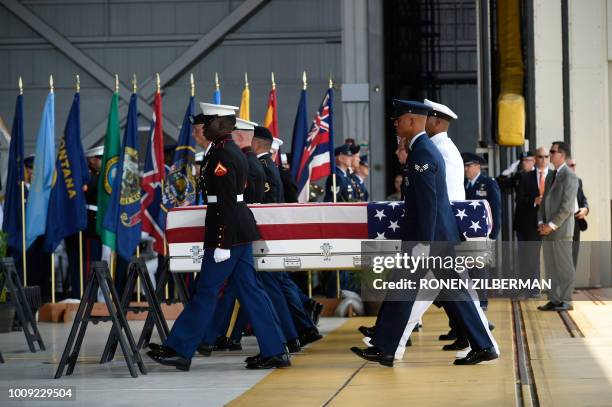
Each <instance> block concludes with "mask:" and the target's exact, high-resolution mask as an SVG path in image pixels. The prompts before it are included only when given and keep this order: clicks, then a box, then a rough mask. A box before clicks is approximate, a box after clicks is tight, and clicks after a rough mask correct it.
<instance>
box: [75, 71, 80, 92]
mask: <svg viewBox="0 0 612 407" xmlns="http://www.w3.org/2000/svg"><path fill="white" fill-rule="evenodd" d="M76 91H77V93H79V92H80V91H81V78H79V75H77V76H76Z"/></svg>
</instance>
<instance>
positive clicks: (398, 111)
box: [393, 99, 432, 118]
mask: <svg viewBox="0 0 612 407" xmlns="http://www.w3.org/2000/svg"><path fill="white" fill-rule="evenodd" d="M393 107H394V108H395V116H394V118H398V117H400V116H401V115H404V114H407V113H410V114H416V115H420V116H427V115H429V112H430V111H431V110H432V108H431V106H427V105H426V104H425V103H421V102H418V101H416V100H402V99H393Z"/></svg>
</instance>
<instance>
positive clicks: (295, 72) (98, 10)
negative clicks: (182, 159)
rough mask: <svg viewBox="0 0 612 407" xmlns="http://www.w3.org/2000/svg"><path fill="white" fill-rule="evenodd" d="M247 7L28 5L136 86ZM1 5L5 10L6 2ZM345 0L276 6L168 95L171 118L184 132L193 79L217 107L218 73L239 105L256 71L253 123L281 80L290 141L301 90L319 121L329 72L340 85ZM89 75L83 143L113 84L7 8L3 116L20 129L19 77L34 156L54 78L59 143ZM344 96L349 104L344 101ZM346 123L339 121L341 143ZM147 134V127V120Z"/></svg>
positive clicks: (131, 2) (111, 1)
mask: <svg viewBox="0 0 612 407" xmlns="http://www.w3.org/2000/svg"><path fill="white" fill-rule="evenodd" d="M241 3H242V2H241V1H231V0H217V1H193V0H181V1H171V0H89V1H88V0H27V1H23V2H21V4H23V5H24V6H26V7H27V8H28V9H29V10H30V11H31V12H33V13H34V14H35V15H36V16H38V17H39V18H41V19H42V20H44V21H45V22H46V23H47V24H49V25H50V26H51V27H52V28H53V29H54V30H56V31H57V32H59V33H60V34H61V35H63V36H64V37H66V38H67V39H68V40H69V41H70V42H71V43H72V44H73V45H75V46H76V47H77V48H78V49H79V50H81V51H83V52H84V53H85V54H86V55H88V56H89V57H90V58H92V59H93V60H95V61H96V62H97V63H98V64H99V65H101V66H102V67H103V68H104V69H105V70H106V71H108V72H109V73H111V74H114V73H117V74H119V76H120V80H121V81H122V82H123V83H124V84H126V85H127V84H129V83H130V80H131V76H132V74H133V73H135V74H136V75H137V76H138V78H139V82H143V81H144V80H145V79H148V78H150V77H151V76H152V75H154V74H155V72H159V71H162V70H163V69H164V68H165V67H167V66H168V65H169V64H170V63H171V62H173V61H174V60H175V59H176V58H178V57H179V56H180V55H181V54H182V53H183V52H185V50H187V48H188V47H189V46H191V45H192V44H193V43H195V42H196V41H197V40H198V39H200V38H201V37H202V36H203V35H204V34H206V33H207V32H208V31H209V30H210V29H211V28H212V27H214V26H215V25H217V24H218V23H219V22H220V21H222V20H223V18H224V17H226V16H227V15H228V14H229V13H231V12H232V11H233V10H235V9H236V8H237V7H238V6H240V4H241ZM0 4H1V3H0ZM340 13H341V10H340V1H339V0H271V1H269V2H267V3H266V4H265V5H264V6H263V7H262V8H261V9H259V10H258V11H256V12H255V14H254V15H252V16H251V17H250V18H249V19H248V20H247V21H246V22H245V23H243V24H242V25H241V26H239V27H238V28H237V29H236V30H234V31H232V32H231V33H230V34H229V35H228V36H226V37H225V38H224V39H223V41H222V42H221V43H219V44H218V45H217V46H216V47H215V48H214V49H213V50H212V51H211V52H210V53H208V54H206V55H205V56H204V57H203V58H201V59H200V60H199V61H196V62H195V63H194V65H193V66H192V67H191V68H190V69H188V70H187V71H186V72H185V73H184V74H183V75H182V76H180V77H179V78H178V79H177V80H176V81H175V82H173V83H172V84H171V85H170V86H168V87H166V88H165V89H164V91H165V93H164V114H165V115H166V116H167V117H168V118H169V119H170V120H171V121H173V122H174V124H176V125H180V122H181V120H182V117H183V114H184V111H185V108H186V105H187V99H188V94H189V84H188V78H189V72H193V73H194V76H195V78H196V98H197V100H199V101H208V100H210V99H211V97H212V92H213V89H214V73H215V72H219V77H220V81H221V92H222V103H225V104H233V105H238V104H239V102H240V94H241V92H242V89H243V86H244V72H245V71H246V72H248V75H249V83H250V88H251V118H252V120H255V121H262V120H263V116H264V112H265V109H266V103H267V95H268V91H269V89H270V72H271V71H274V73H275V76H276V83H277V89H278V102H279V124H280V131H281V133H282V138H284V139H285V140H290V138H291V131H292V127H293V120H294V115H295V111H296V107H297V102H298V96H299V90H300V89H301V73H302V71H303V70H306V71H307V74H308V84H309V92H308V104H309V115H310V116H312V115H314V113H315V111H316V109H317V108H318V106H319V103H320V101H321V98H322V97H323V93H324V91H325V89H326V87H327V83H328V77H329V75H330V73H331V74H332V75H333V77H334V80H335V82H337V83H338V84H340V83H341V77H340V75H341V72H342V69H341V63H342V61H341V58H342V53H341V19H340ZM77 73H78V74H80V78H81V100H82V102H81V103H82V116H81V117H82V128H83V136H84V137H86V136H87V134H88V133H89V132H90V131H91V130H92V129H93V128H95V127H96V126H97V125H99V124H100V123H103V122H104V120H105V118H106V115H107V111H108V104H109V100H110V92H111V91H110V88H111V87H112V86H113V84H112V83H111V84H104V85H103V84H101V83H100V82H99V81H97V80H96V79H95V78H93V77H91V76H89V75H87V74H86V73H85V72H84V71H83V69H81V68H80V67H79V66H78V65H77V64H75V63H74V62H72V61H71V60H69V59H68V58H67V57H66V56H65V55H64V54H63V53H62V52H61V51H60V50H58V49H56V48H55V47H53V46H52V45H50V44H49V43H48V42H47V41H46V40H45V39H44V38H42V37H41V36H40V35H38V34H37V33H36V32H34V31H33V30H31V29H30V28H29V27H28V25H27V24H26V23H24V22H23V21H21V20H20V19H19V18H17V17H16V16H15V15H14V14H13V13H11V11H9V10H8V9H7V8H5V7H2V6H0V116H1V117H2V118H3V119H4V121H5V122H6V124H7V125H8V126H9V129H10V125H11V123H12V120H13V117H12V116H13V110H14V103H15V96H16V93H17V91H16V87H17V78H18V77H19V76H20V75H21V76H23V79H24V88H25V117H26V124H25V132H26V135H27V140H26V145H25V149H26V153H28V152H31V151H33V149H34V138H35V134H36V131H37V128H38V123H39V120H40V113H41V110H42V106H43V103H44V97H45V95H46V94H47V92H48V77H49V74H53V76H54V80H55V89H56V94H57V96H56V115H57V117H56V122H57V129H56V131H57V134H56V137H58V138H59V137H60V135H61V131H62V130H63V126H64V123H65V119H66V115H67V113H68V109H69V106H70V101H71V98H72V94H73V92H74V76H75V74H77ZM338 96H340V95H338ZM336 111H337V112H341V107H340V97H338V98H337V102H336ZM341 121H342V115H341V114H338V115H336V119H335V126H336V134H337V137H338V140H340V139H341V138H342V123H341ZM141 125H143V126H147V122H146V120H144V119H143V118H141Z"/></svg>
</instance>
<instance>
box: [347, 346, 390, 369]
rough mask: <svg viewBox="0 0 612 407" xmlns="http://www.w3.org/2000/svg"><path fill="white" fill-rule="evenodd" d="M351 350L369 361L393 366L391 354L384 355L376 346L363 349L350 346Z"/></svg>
mask: <svg viewBox="0 0 612 407" xmlns="http://www.w3.org/2000/svg"><path fill="white" fill-rule="evenodd" d="M351 352H353V353H354V354H355V355H357V356H359V357H360V358H362V359H365V360H367V361H370V362H378V363H380V364H381V365H383V366H388V367H393V355H385V354H384V353H382V352H381V351H380V350H378V348H377V347H376V346H372V347H369V348H365V349H359V348H357V347H355V346H354V347H352V348H351Z"/></svg>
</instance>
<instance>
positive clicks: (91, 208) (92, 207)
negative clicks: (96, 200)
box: [87, 205, 98, 212]
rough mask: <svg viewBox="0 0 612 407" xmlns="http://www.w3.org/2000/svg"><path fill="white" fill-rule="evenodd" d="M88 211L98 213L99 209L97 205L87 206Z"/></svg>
mask: <svg viewBox="0 0 612 407" xmlns="http://www.w3.org/2000/svg"><path fill="white" fill-rule="evenodd" d="M87 210H89V211H94V212H98V207H97V206H96V205H87Z"/></svg>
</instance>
